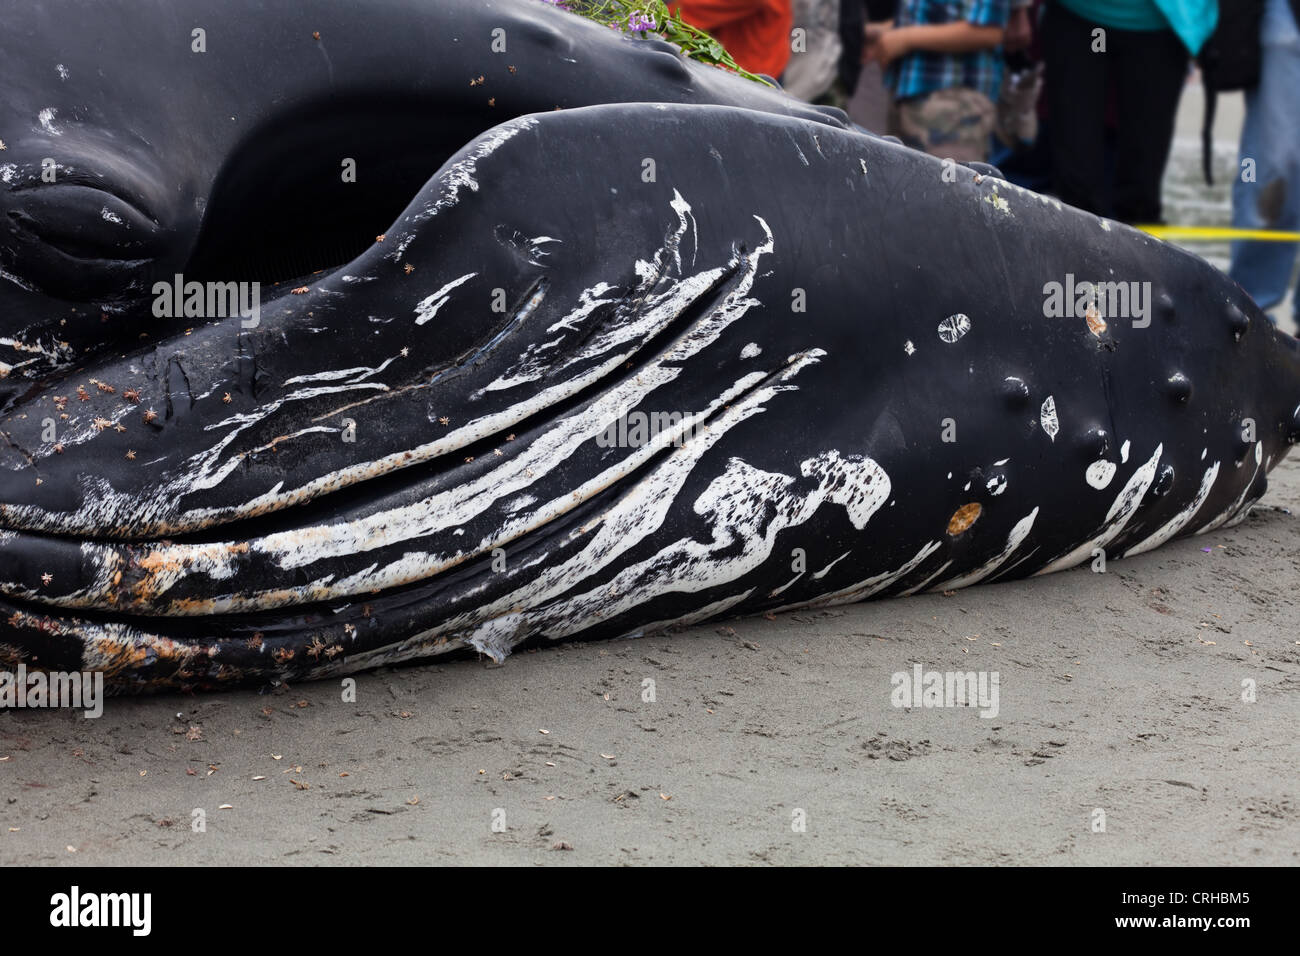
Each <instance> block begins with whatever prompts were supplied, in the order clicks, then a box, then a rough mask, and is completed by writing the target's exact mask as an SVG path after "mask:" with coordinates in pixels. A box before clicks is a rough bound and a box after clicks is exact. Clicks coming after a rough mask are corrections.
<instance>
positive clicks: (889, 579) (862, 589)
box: [780, 541, 940, 611]
mask: <svg viewBox="0 0 1300 956" xmlns="http://www.w3.org/2000/svg"><path fill="white" fill-rule="evenodd" d="M939 547H940V544H939V542H938V541H927V542H926V543H925V544H923V545H922V546H921V550H920V551H918V552H916V554H915V555H913V556H912V558H911V559H910V560H908V561H907V562H906V563H904V564H903V565H902V567H899V568H895V569H894V570H893V571H886V572H884V573H883V574H876V575H873V576H872V577H869V578H867V579H866V580H865V581H859V582H858V583H857V584H853V585H850V586H849V587H847V588H841V589H840V590H838V591H833V592H831V593H830V594H825V595H822V596H821V597H816V598H813V599H812V600H810V601H807V602H804V603H803V604H799V605H793V606H791V607H783V608H780V610H782V611H788V610H793V609H794V607H828V606H834V605H837V604H856V603H857V602H858V601H865V600H866V599H867V598H869V597H872V596H873V595H876V594H879V593H880V592H881V591H883V590H885V589H886V588H888V587H890V586H892V585H894V584H895V583H897V582H899V581H901V580H903V578H905V577H907V576H908V575H909V574H911V573H912V572H913V571H915V570H916V569H917V568H919V567H920V566H921V565H922V564H923V563H925V560H926V559H927V558H928V557H930V555H932V554H934V552H936V551H938V550H939Z"/></svg>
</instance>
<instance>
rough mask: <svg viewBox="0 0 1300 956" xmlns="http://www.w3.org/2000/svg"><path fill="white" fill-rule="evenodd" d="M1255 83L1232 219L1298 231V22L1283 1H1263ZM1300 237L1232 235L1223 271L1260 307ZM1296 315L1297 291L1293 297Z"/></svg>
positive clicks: (1290, 262) (1286, 270) (1275, 295)
mask: <svg viewBox="0 0 1300 956" xmlns="http://www.w3.org/2000/svg"><path fill="white" fill-rule="evenodd" d="M1261 34H1262V40H1263V62H1262V65H1261V75H1260V83H1259V86H1258V87H1257V88H1256V89H1254V90H1251V91H1249V92H1248V93H1247V94H1246V121H1245V124H1244V125H1243V127H1242V131H1241V157H1240V158H1241V161H1242V162H1243V163H1244V162H1245V161H1246V160H1253V162H1254V167H1255V169H1254V173H1255V181H1254V182H1243V181H1242V167H1241V166H1239V167H1238V170H1237V176H1236V179H1235V180H1234V182H1233V186H1232V224H1233V225H1234V226H1237V227H1239V228H1244V229H1281V230H1287V231H1300V29H1297V26H1296V22H1295V18H1294V17H1293V16H1292V15H1291V8H1290V5H1289V3H1288V2H1287V0H1267V4H1266V7H1265V11H1264V22H1263V26H1262V29H1261ZM1297 250H1300V243H1295V242H1251V241H1245V240H1243V241H1237V242H1234V243H1233V244H1232V266H1231V268H1230V269H1229V273H1228V274H1229V275H1230V276H1231V277H1232V278H1233V279H1234V280H1236V281H1237V283H1238V284H1239V285H1241V287H1242V288H1243V289H1245V290H1246V291H1247V292H1248V293H1249V294H1250V296H1251V298H1252V299H1254V300H1255V302H1256V303H1257V304H1258V305H1259V307H1260V308H1261V309H1265V310H1267V309H1271V308H1272V307H1273V306H1275V305H1277V304H1278V303H1279V302H1281V301H1282V300H1283V299H1284V298H1286V291H1287V285H1288V284H1289V282H1290V279H1291V271H1292V269H1293V268H1294V266H1295V261H1296V252H1297ZM1296 310H1297V312H1296V315H1297V321H1300V298H1297V300H1296Z"/></svg>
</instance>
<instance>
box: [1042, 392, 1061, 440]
mask: <svg viewBox="0 0 1300 956" xmlns="http://www.w3.org/2000/svg"><path fill="white" fill-rule="evenodd" d="M1038 420H1039V423H1040V424H1041V425H1042V426H1043V431H1045V432H1047V437H1048V438H1050V439H1051V440H1052V441H1053V442H1055V441H1056V433H1057V432H1059V431H1060V430H1061V424H1060V422H1059V421H1058V420H1057V418H1056V399H1054V398H1053V397H1052V396H1051V395H1048V396H1047V398H1046V399H1044V400H1043V407H1042V409H1041V410H1040V411H1039V413H1038Z"/></svg>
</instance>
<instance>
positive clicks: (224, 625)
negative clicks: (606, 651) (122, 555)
mask: <svg viewBox="0 0 1300 956" xmlns="http://www.w3.org/2000/svg"><path fill="white" fill-rule="evenodd" d="M689 332H690V329H689V328H688V329H687V330H685V331H681V332H679V337H680V336H684V335H687V334H689ZM817 354H820V350H816V349H810V350H809V351H808V352H806V353H802V354H799V355H795V356H791V357H790V358H789V359H788V360H786V361H784V362H782V363H781V364H780V365H779V366H777V367H775V368H771V369H768V370H767V371H766V372H764V373H762V374H758V375H753V374H751V376H749V381H747V382H746V384H745V385H744V386H743V387H742V388H740V389H738V390H736V391H735V392H734V393H730V394H729V395H728V396H727V401H726V403H718V404H716V406H715V407H712V408H710V409H707V410H705V411H704V412H703V413H702V414H701V416H700V421H699V422H698V423H696V425H695V426H694V429H698V432H697V434H696V437H690V435H689V433H688V437H687V439H686V441H685V442H684V443H682V444H677V443H676V442H675V441H671V440H669V441H664V440H662V439H663V437H664V436H663V435H660V436H658V439H659V440H651V442H649V443H650V444H653V445H655V446H657V447H655V448H653V450H652V452H651V453H650V454H649V455H648V456H646V458H645V460H644V461H642V462H640V463H638V464H635V465H634V466H633V467H631V468H630V469H629V470H628V471H627V472H626V473H624V474H621V475H616V476H614V477H613V479H612V480H610V481H608V482H607V483H605V484H603V485H601V486H599V487H594V488H592V489H591V490H590V492H589V493H588V494H587V495H586V496H584V497H582V498H580V499H578V500H575V501H573V502H571V503H569V505H568V507H567V508H565V509H564V510H562V511H561V512H560V513H559V514H557V515H552V516H550V517H548V518H546V519H545V520H541V519H540V518H539V519H538V520H536V521H535V523H534V524H533V525H531V526H525V527H522V528H518V529H516V530H515V531H514V532H513V534H512V535H511V536H507V537H500V538H497V539H494V540H491V541H485V542H483V543H481V545H480V546H479V547H477V548H475V549H472V550H470V551H468V552H467V553H465V554H463V555H457V556H456V558H455V560H452V561H449V562H447V563H446V564H445V566H443V567H440V568H438V569H436V570H434V571H433V572H432V573H428V574H424V575H422V576H416V577H413V578H411V579H410V580H405V581H400V582H397V583H394V584H390V585H387V586H385V587H383V588H382V589H381V590H379V591H375V592H373V595H374V598H373V599H378V598H382V599H383V600H384V601H385V602H389V603H397V604H401V603H403V602H404V601H410V602H415V601H420V600H426V599H427V597H428V595H429V593H430V592H431V591H438V592H443V593H449V594H451V595H453V596H456V595H458V594H459V595H460V596H461V597H463V596H464V595H465V594H466V593H468V591H469V590H471V587H470V583H472V582H473V581H474V580H476V579H479V578H485V577H486V578H496V577H498V575H496V574H495V573H494V572H493V571H492V570H491V569H490V565H491V563H492V560H493V553H494V552H495V551H496V550H497V549H499V548H510V549H512V554H514V553H518V554H523V555H528V554H529V553H532V552H535V551H537V550H539V549H545V548H555V547H578V546H580V542H581V541H582V540H585V538H586V536H588V535H590V534H591V533H592V532H594V531H595V530H596V529H597V528H598V527H599V526H600V525H601V524H602V522H603V520H604V515H605V514H606V513H607V512H609V511H610V510H611V509H612V508H613V507H614V505H615V504H616V503H617V502H618V501H619V500H621V499H622V498H624V497H625V496H626V495H628V494H632V493H634V491H635V489H636V488H637V487H638V485H640V484H641V482H642V481H644V480H645V479H647V478H648V477H649V476H650V475H651V474H652V473H653V472H654V471H655V470H656V469H658V468H659V467H661V466H662V465H663V464H664V462H665V461H666V460H667V459H668V458H669V457H670V456H672V455H673V454H675V453H676V452H677V451H678V450H680V449H683V448H688V447H689V443H690V441H693V440H696V438H697V437H698V433H699V432H703V433H707V431H708V429H709V428H710V426H711V425H712V424H714V423H715V422H716V421H717V420H718V419H719V418H721V417H722V416H723V415H725V414H726V412H727V409H728V408H730V407H731V406H732V405H736V404H741V403H744V402H746V401H747V400H750V399H752V398H754V397H755V396H756V395H758V394H759V393H761V392H763V391H764V390H767V389H772V388H773V387H776V388H778V389H779V388H781V386H780V384H779V383H781V382H782V381H784V380H785V379H787V378H788V377H789V375H790V369H791V368H792V367H797V366H798V364H799V363H800V362H801V361H807V360H810V359H815V356H816V355H817ZM633 374H635V373H633ZM631 457H633V455H632V454H629V460H630V458H631ZM445 477H448V478H449V479H451V478H454V479H455V480H456V481H459V482H463V481H464V480H466V477H467V476H465V475H461V474H456V475H448V476H445ZM291 510H292V509H291ZM262 530H263V531H265V529H262ZM298 530H299V531H300V532H302V533H303V534H304V535H309V534H310V533H311V532H312V531H313V530H315V529H313V528H310V527H305V526H303V527H300V528H299V529H298ZM557 541H558V542H560V543H559V544H557V543H556V542H557ZM76 543H77V544H78V545H81V544H88V543H92V542H89V541H83V540H79V541H77V542H76ZM185 543H187V541H185V540H182V539H181V538H176V539H168V541H167V542H166V543H165V545H166V546H167V547H173V546H180V545H183V544H185ZM203 543H204V544H214V543H213V542H203ZM114 544H118V545H120V544H122V542H114ZM155 544H163V543H162V542H148V543H147V545H146V546H148V545H155ZM218 546H219V547H221V548H223V549H228V550H229V551H230V552H232V553H241V552H247V551H248V543H247V542H246V541H233V542H232V541H225V542H221V543H220V544H219V545H218ZM426 546H427V547H431V548H433V549H435V550H436V545H434V544H429V545H426ZM412 547H415V545H414V543H412ZM515 560H518V561H520V562H521V563H526V562H527V558H526V557H524V558H516V559H515ZM502 577H506V576H502ZM144 580H145V578H144V577H141V576H140V575H135V576H134V577H133V579H132V580H129V581H128V580H122V584H121V591H120V593H123V594H127V593H128V592H129V591H130V590H131V589H133V588H138V587H141V586H142V581H144ZM506 580H507V582H508V577H507V578H506ZM215 583H219V581H217V582H215ZM502 586H504V587H506V588H508V587H509V586H510V585H509V584H508V583H503V584H502ZM365 600H366V598H365V596H364V595H359V594H356V593H333V594H331V593H322V594H320V595H319V596H317V597H312V598H307V599H305V600H302V601H300V602H290V601H279V602H277V601H268V602H267V603H266V604H264V605H263V606H252V607H240V608H238V609H221V608H216V607H208V606H206V604H205V602H203V601H201V600H198V599H195V600H190V599H182V600H181V601H178V602H177V603H176V607H175V608H173V609H171V610H160V609H153V608H151V607H144V608H131V607H125V608H122V609H119V608H117V607H115V606H113V605H115V604H116V601H117V596H116V594H114V595H113V596H112V597H110V600H109V605H108V606H103V605H102V604H83V603H74V602H70V601H66V600H58V599H54V600H51V599H42V597H41V596H40V595H39V593H34V592H31V591H28V592H27V593H15V588H14V587H13V585H12V584H8V583H6V584H5V585H3V586H0V607H3V606H4V605H11V606H12V607H13V608H14V610H15V611H16V612H21V613H25V614H29V615H37V616H41V617H44V618H46V619H49V620H50V621H55V620H62V621H63V622H64V623H67V622H68V621H75V620H84V621H85V622H89V623H94V624H97V625H101V626H103V625H119V626H133V627H150V628H154V629H162V630H163V631H164V632H167V631H170V632H175V636H177V637H184V636H185V635H184V634H182V633H180V632H183V631H186V630H196V631H201V632H202V633H204V634H208V635H215V634H220V633H222V632H223V630H225V629H229V628H239V629H243V630H249V631H251V630H255V629H263V630H264V629H266V628H267V627H277V626H286V627H287V626H293V627H298V626H300V625H301V626H303V627H307V626H309V625H308V624H307V623H304V622H309V621H311V620H312V619H315V618H322V619H324V618H330V619H333V618H334V617H335V616H337V615H338V614H339V613H341V612H344V611H346V610H347V608H349V607H350V606H351V605H353V604H358V603H363V602H364V601H365ZM213 603H216V601H215V600H214V602H213ZM178 608H179V609H178ZM167 636H173V634H168V635H167Z"/></svg>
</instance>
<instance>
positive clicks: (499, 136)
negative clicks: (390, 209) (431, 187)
mask: <svg viewBox="0 0 1300 956" xmlns="http://www.w3.org/2000/svg"><path fill="white" fill-rule="evenodd" d="M536 125H537V120H535V119H533V118H532V117H528V116H523V117H519V118H517V119H512V120H507V121H506V122H504V123H502V124H501V125H500V126H494V127H493V128H492V129H490V130H488V131H487V132H486V133H484V134H483V135H482V137H480V139H479V140H478V142H476V143H475V144H474V146H473V147H472V148H471V149H470V151H469V153H468V155H466V156H464V157H463V158H461V159H458V160H457V161H456V162H454V163H452V164H451V165H450V166H448V167H446V168H445V169H444V170H443V171H442V174H441V175H440V176H439V193H440V194H439V196H438V198H437V199H435V200H433V201H432V202H428V203H426V204H425V206H424V208H423V209H422V210H420V211H419V212H417V213H413V214H412V215H410V216H407V217H405V218H404V219H403V220H402V221H403V222H405V223H409V224H411V225H413V226H414V225H419V224H420V223H422V222H426V221H427V220H429V219H432V218H433V217H434V216H436V215H438V213H440V212H442V211H443V210H445V209H450V208H451V207H453V206H455V205H456V203H457V202H459V201H460V191H461V190H462V189H468V190H469V191H470V192H478V179H477V178H475V177H476V176H477V175H478V164H479V161H480V160H482V159H486V158H487V157H488V156H491V155H492V154H493V153H495V152H496V151H497V149H499V148H500V147H501V145H502V144H503V143H505V142H507V141H508V140H510V139H512V138H514V137H515V136H517V135H518V134H519V133H521V132H523V131H524V130H526V129H531V128H532V127H534V126H536ZM415 237H416V233H415V232H414V231H407V232H403V233H402V235H401V237H400V238H399V239H398V242H397V246H396V248H394V249H393V251H392V252H389V253H386V254H385V258H388V259H392V260H393V261H394V262H396V261H398V260H400V259H401V258H402V256H403V255H405V253H406V250H407V248H409V247H410V245H411V243H412V242H413V241H414V240H415Z"/></svg>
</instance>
